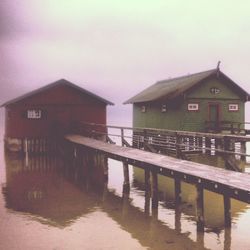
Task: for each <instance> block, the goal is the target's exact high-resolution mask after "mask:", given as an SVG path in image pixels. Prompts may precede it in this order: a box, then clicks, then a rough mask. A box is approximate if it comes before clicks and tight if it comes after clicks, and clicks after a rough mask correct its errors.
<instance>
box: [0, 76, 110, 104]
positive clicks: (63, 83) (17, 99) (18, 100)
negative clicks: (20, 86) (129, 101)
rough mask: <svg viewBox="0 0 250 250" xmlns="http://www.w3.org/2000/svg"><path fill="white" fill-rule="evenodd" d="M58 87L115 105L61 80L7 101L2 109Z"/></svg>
mask: <svg viewBox="0 0 250 250" xmlns="http://www.w3.org/2000/svg"><path fill="white" fill-rule="evenodd" d="M58 85H64V86H69V87H71V88H74V89H76V90H78V91H79V92H81V93H83V94H87V95H90V96H92V97H94V98H96V99H97V100H99V101H101V102H103V103H106V104H109V105H114V103H112V102H110V101H108V100H106V99H104V98H102V97H100V96H97V95H95V94H93V93H92V92H89V91H88V90H86V89H84V88H81V87H79V86H77V85H75V84H73V83H72V82H69V81H67V80H65V79H60V80H58V81H56V82H53V83H50V84H48V85H45V86H43V87H41V88H39V89H36V90H33V91H31V92H28V93H26V94H24V95H22V96H19V97H17V98H14V99H12V100H10V101H7V102H5V103H4V104H2V105H1V107H4V106H7V105H10V104H14V103H17V102H20V101H22V100H24V99H26V98H28V97H30V96H33V95H36V94H39V93H41V92H43V91H46V90H48V89H50V88H54V87H56V86H58Z"/></svg>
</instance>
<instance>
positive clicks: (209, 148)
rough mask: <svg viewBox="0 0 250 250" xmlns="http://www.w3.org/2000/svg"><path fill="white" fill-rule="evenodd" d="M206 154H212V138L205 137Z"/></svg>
mask: <svg viewBox="0 0 250 250" xmlns="http://www.w3.org/2000/svg"><path fill="white" fill-rule="evenodd" d="M205 152H206V153H207V154H211V138H208V137H205Z"/></svg>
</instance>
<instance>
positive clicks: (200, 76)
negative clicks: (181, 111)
mask: <svg viewBox="0 0 250 250" xmlns="http://www.w3.org/2000/svg"><path fill="white" fill-rule="evenodd" d="M217 75H219V76H220V77H223V78H224V79H226V80H227V81H228V82H229V84H230V85H231V86H233V87H234V88H236V89H237V90H238V92H239V93H240V95H242V96H243V97H244V100H246V101H247V100H250V95H249V94H248V93H247V92H246V91H245V90H243V89H242V88H241V87H240V86H238V85H237V84H236V83H235V82H234V81H232V80H231V79H230V78H229V77H227V76H226V75H225V74H223V73H222V72H221V71H219V69H217V68H216V69H212V70H208V71H203V72H199V73H196V74H191V75H186V76H181V77H177V78H172V79H167V80H163V81H159V82H156V83H155V84H153V85H151V86H150V87H148V88H146V89H145V90H143V91H142V92H140V93H139V94H137V95H135V96H134V97H132V98H130V99H128V100H127V101H126V102H124V104H129V103H139V102H150V101H155V100H158V99H161V98H164V99H165V100H167V99H172V98H175V97H177V96H179V95H181V94H182V93H185V92H186V91H187V90H189V89H190V88H192V87H193V86H195V85H196V84H198V83H200V82H201V81H203V80H205V79H207V78H208V77H211V76H217Z"/></svg>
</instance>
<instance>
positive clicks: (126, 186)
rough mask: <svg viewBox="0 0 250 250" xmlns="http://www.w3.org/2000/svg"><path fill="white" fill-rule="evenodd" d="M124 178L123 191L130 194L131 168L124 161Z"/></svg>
mask: <svg viewBox="0 0 250 250" xmlns="http://www.w3.org/2000/svg"><path fill="white" fill-rule="evenodd" d="M123 176H124V182H123V190H124V192H126V193H129V191H130V186H129V167H128V163H127V162H125V161H123Z"/></svg>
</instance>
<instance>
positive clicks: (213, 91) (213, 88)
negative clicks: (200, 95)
mask: <svg viewBox="0 0 250 250" xmlns="http://www.w3.org/2000/svg"><path fill="white" fill-rule="evenodd" d="M210 92H211V93H212V94H214V95H217V94H219V93H220V89H219V88H216V87H212V88H211V89H210Z"/></svg>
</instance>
